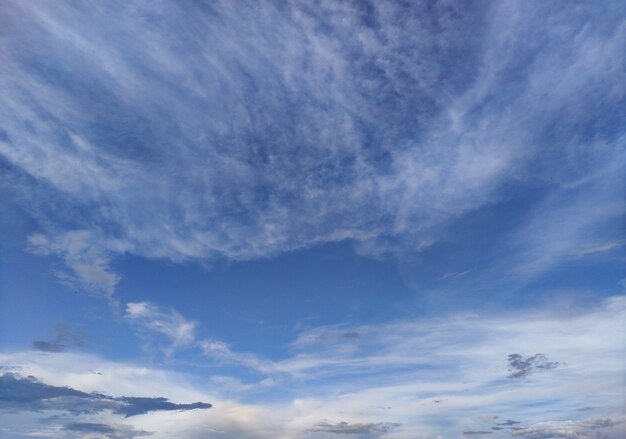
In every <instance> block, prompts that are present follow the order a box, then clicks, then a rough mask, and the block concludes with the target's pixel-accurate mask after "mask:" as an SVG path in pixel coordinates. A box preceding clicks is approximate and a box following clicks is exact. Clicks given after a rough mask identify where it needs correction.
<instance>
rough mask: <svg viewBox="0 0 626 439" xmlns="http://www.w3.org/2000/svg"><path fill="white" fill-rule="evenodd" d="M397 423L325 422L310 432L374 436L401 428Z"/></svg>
mask: <svg viewBox="0 0 626 439" xmlns="http://www.w3.org/2000/svg"><path fill="white" fill-rule="evenodd" d="M400 425H401V424H397V423H395V422H367V423H357V424H350V423H348V422H345V421H341V422H337V423H336V424H331V423H329V422H326V421H323V422H320V423H319V424H317V425H316V426H315V427H313V428H312V429H311V430H310V431H316V432H325V433H338V434H372V433H387V432H389V431H391V430H392V429H393V428H395V427H398V426H400Z"/></svg>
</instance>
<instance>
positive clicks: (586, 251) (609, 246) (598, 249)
mask: <svg viewBox="0 0 626 439" xmlns="http://www.w3.org/2000/svg"><path fill="white" fill-rule="evenodd" d="M623 245H624V241H610V242H604V243H602V244H595V245H590V246H587V247H583V248H581V249H580V250H578V251H577V252H576V254H577V255H578V256H587V255H593V254H596V253H604V252H608V251H611V250H614V249H616V248H620V247H622V246H623Z"/></svg>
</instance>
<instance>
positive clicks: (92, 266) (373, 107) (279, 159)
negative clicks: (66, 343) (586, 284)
mask: <svg viewBox="0 0 626 439" xmlns="http://www.w3.org/2000/svg"><path fill="white" fill-rule="evenodd" d="M6 10H7V11H8V12H7V13H6V14H4V15H3V17H2V20H3V23H2V24H3V26H2V28H3V29H4V31H5V32H6V33H10V34H11V38H4V39H3V40H2V62H3V65H4V66H5V69H4V70H3V77H4V80H3V90H4V91H3V101H4V105H3V106H2V109H3V110H2V113H1V114H2V119H3V127H2V133H3V134H2V135H1V136H0V154H1V155H2V157H3V160H4V161H5V163H6V164H7V167H8V169H9V172H10V173H11V174H10V175H11V176H12V177H7V179H8V180H7V181H8V182H9V184H10V185H13V186H14V187H15V189H16V190H15V193H16V194H21V195H20V197H21V198H20V197H18V198H20V199H21V202H22V204H23V205H24V208H25V209H27V211H28V212H30V213H31V214H32V216H33V217H35V218H38V219H39V220H40V221H39V223H40V227H41V228H42V229H43V234H41V235H34V236H33V237H32V239H31V241H34V243H33V244H34V245H35V247H37V248H40V249H42V251H45V252H48V253H50V254H52V253H54V254H58V255H59V256H60V257H62V258H63V259H64V261H65V263H66V264H67V266H68V269H69V273H67V272H66V273H65V274H62V275H61V276H62V277H64V279H65V280H66V281H67V282H70V283H73V284H75V285H79V286H81V287H82V288H86V289H92V290H96V291H99V292H100V293H102V294H105V295H109V296H110V295H111V294H112V291H113V289H114V288H115V285H116V284H117V282H118V280H119V277H118V276H117V275H115V274H114V273H112V272H111V270H110V269H109V266H108V257H109V256H110V255H115V254H120V253H125V252H128V253H131V254H135V255H140V256H146V257H152V258H168V259H171V260H175V261H180V260H186V259H212V258H219V257H226V258H231V259H236V260H242V259H252V258H259V257H267V256H271V255H274V254H277V253H279V252H285V251H290V250H293V249H297V248H302V247H307V246H311V245H314V244H317V243H324V242H329V241H339V240H343V239H352V240H354V241H355V242H357V243H359V248H360V251H362V252H364V253H367V254H381V253H385V252H389V251H391V252H394V251H395V250H397V248H398V247H402V248H411V249H415V248H419V247H420V246H422V245H425V244H426V243H428V242H432V241H433V240H436V239H438V238H439V237H440V236H441V233H442V232H441V228H443V227H445V225H446V224H447V223H449V222H450V221H454V220H455V219H458V218H460V217H462V216H463V215H464V214H465V213H468V212H471V211H474V210H476V209H478V208H481V207H483V206H486V205H489V204H490V203H496V202H498V201H499V200H502V199H507V198H510V197H512V196H513V194H512V193H511V192H509V191H507V189H506V188H507V187H510V186H511V185H521V186H524V187H537V186H539V187H541V188H543V189H545V190H548V191H550V190H552V189H555V188H556V189H558V188H561V187H563V186H568V185H569V186H571V185H572V184H575V182H580V181H581V178H582V177H583V176H584V175H585V174H587V173H588V172H590V171H593V169H595V168H597V167H599V166H600V165H599V163H598V161H597V157H600V156H602V157H606V159H607V160H608V161H612V162H613V163H616V164H617V165H620V164H623V163H624V158H623V155H622V154H621V153H620V149H621V147H622V146H623V139H624V138H623V132H619V130H617V131H616V130H613V129H611V130H608V129H607V130H604V131H598V130H594V128H593V127H596V126H613V127H618V126H620V124H619V114H620V113H619V109H620V108H622V105H623V95H624V94H623V86H621V84H623V83H624V82H625V81H623V79H624V78H623V73H622V72H623V69H621V64H620V62H621V61H620V60H621V59H622V52H623V50H622V44H621V42H622V41H623V39H624V34H625V32H626V28H625V27H624V25H623V23H622V22H620V21H619V19H618V18H617V17H618V16H619V14H595V13H593V5H585V6H580V7H578V8H565V9H555V8H552V7H551V6H550V5H549V4H547V3H546V4H543V3H542V4H541V5H536V4H533V5H530V4H525V3H516V2H501V3H498V5H491V6H488V7H487V6H486V5H484V4H482V5H481V4H477V5H469V4H464V5H463V6H460V5H452V4H449V3H445V2H437V3H436V4H434V5H433V6H432V7H428V8H427V7H426V6H424V5H421V4H419V3H412V4H411V5H404V6H403V5H401V4H396V3H393V2H378V3H375V4H371V5H369V6H368V7H365V6H364V4H359V3H358V2H357V3H355V4H345V5H343V6H342V7H338V6H336V5H333V4H332V3H323V4H321V5H319V7H318V8H311V7H309V6H308V5H307V4H306V3H300V2H295V3H290V4H288V5H284V6H283V7H278V6H276V5H273V4H270V3H267V2H251V3H250V4H249V5H248V7H247V8H245V10H239V9H237V10H235V8H233V7H232V4H231V3H230V2H227V1H226V2H214V3H212V4H211V5H210V6H206V5H194V7H189V8H182V7H181V6H180V5H178V4H171V3H162V2H157V3H153V4H150V5H147V4H146V5H142V6H141V7H139V6H137V7H131V6H129V5H126V4H125V3H124V2H107V4H106V5H101V6H99V7H97V8H93V7H87V6H85V5H81V4H66V3H53V4H50V3H24V2H9V3H8V4H7V6H6ZM9 17H10V18H9ZM435 23H436V24H435ZM163 35H168V38H167V39H165V38H164V37H163ZM529 35H532V38H528V36H529ZM461 54H462V55H461ZM514 54H515V55H514ZM522 60H527V61H528V62H522ZM530 60H532V61H530ZM538 102H541V105H538V104H537V103H538ZM598 102H602V108H601V109H600V108H598V105H599V104H598ZM112 109H114V111H113V110H112ZM563 124H565V126H563ZM557 126H558V127H559V128H558V129H557V128H556V127H557ZM620 135H622V137H620ZM548 139H549V140H548ZM554 157H563V160H561V161H560V163H561V164H562V166H560V168H559V170H558V172H554V170H553V169H551V168H549V167H548V166H546V165H545V163H546V162H547V161H549V160H551V159H553V158H554ZM23 175H29V176H30V178H28V179H24V178H21V176H23ZM18 201H19V200H18ZM52 205H56V206H59V205H62V206H64V208H63V209H57V208H54V207H52ZM66 207H67V208H66ZM581 213H582V215H583V217H584V218H589V220H588V221H590V222H595V221H596V219H594V218H596V215H594V214H592V213H590V210H588V211H587V212H581ZM585 221H586V220H585ZM86 224H89V228H90V232H91V233H92V235H89V236H91V237H90V238H88V237H87V235H86V234H85V232H69V234H68V232H67V231H68V230H69V231H72V230H74V231H76V230H81V229H83V228H84V227H85V225H86ZM68 240H69V241H72V240H78V241H82V242H86V240H87V241H88V242H89V245H88V248H89V250H87V248H85V247H84V246H80V245H79V246H78V247H76V246H75V245H74V244H72V243H71V242H68ZM401 242H404V243H407V244H404V245H402V244H400V243H401ZM72 248H73V249H75V251H72V250H71V249H72Z"/></svg>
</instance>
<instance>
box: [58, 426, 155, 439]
mask: <svg viewBox="0 0 626 439" xmlns="http://www.w3.org/2000/svg"><path fill="white" fill-rule="evenodd" d="M63 430H64V431H67V432H69V433H77V434H89V435H90V436H89V437H95V436H93V435H94V434H95V435H98V436H97V437H105V438H111V439H132V438H134V437H140V436H150V435H152V433H151V432H149V431H145V430H135V429H134V428H133V427H131V426H128V425H108V424H97V423H93V422H74V423H71V424H66V425H65V426H63Z"/></svg>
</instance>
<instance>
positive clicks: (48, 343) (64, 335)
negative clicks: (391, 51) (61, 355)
mask: <svg viewBox="0 0 626 439" xmlns="http://www.w3.org/2000/svg"><path fill="white" fill-rule="evenodd" d="M84 339H85V336H84V335H83V334H82V333H80V332H77V331H73V330H72V329H70V328H69V327H68V326H67V325H65V324H62V323H59V324H58V325H57V326H56V328H55V336H54V338H53V339H52V340H35V341H34V342H33V348H34V349H36V350H39V351H44V352H64V351H66V350H67V349H69V348H72V347H81V346H83V344H84Z"/></svg>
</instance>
